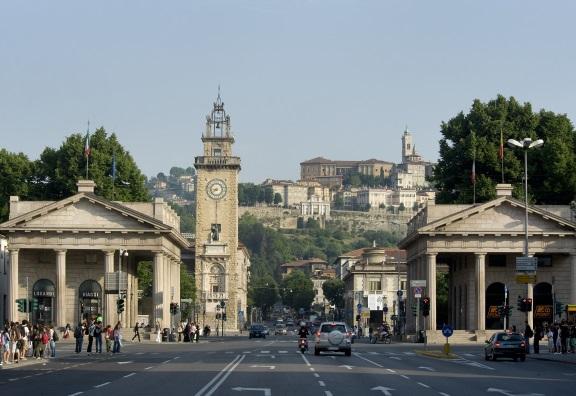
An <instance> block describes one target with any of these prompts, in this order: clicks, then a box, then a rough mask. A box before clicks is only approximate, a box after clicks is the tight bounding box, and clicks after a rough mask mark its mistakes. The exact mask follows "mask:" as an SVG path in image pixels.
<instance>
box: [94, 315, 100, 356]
mask: <svg viewBox="0 0 576 396" xmlns="http://www.w3.org/2000/svg"><path fill="white" fill-rule="evenodd" d="M94 340H95V341H96V353H102V322H101V321H97V322H96V325H95V326H94Z"/></svg>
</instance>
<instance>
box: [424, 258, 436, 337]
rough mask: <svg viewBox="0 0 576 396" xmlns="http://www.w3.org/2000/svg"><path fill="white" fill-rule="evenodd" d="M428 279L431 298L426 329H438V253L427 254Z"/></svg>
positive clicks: (427, 284) (427, 285)
mask: <svg viewBox="0 0 576 396" xmlns="http://www.w3.org/2000/svg"><path fill="white" fill-rule="evenodd" d="M426 280H427V281H426V287H427V290H428V295H429V296H430V299H431V302H430V315H429V316H428V319H427V321H426V330H436V305H437V301H436V253H427V254H426Z"/></svg>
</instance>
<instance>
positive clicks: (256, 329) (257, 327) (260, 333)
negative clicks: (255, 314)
mask: <svg viewBox="0 0 576 396" xmlns="http://www.w3.org/2000/svg"><path fill="white" fill-rule="evenodd" d="M248 338H266V329H265V328H264V325H261V324H253V325H252V326H250V331H249V334H248Z"/></svg>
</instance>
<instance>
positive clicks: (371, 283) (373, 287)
mask: <svg viewBox="0 0 576 396" xmlns="http://www.w3.org/2000/svg"><path fill="white" fill-rule="evenodd" d="M377 290H382V282H381V281H380V279H369V280H368V291H377Z"/></svg>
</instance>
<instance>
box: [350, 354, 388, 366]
mask: <svg viewBox="0 0 576 396" xmlns="http://www.w3.org/2000/svg"><path fill="white" fill-rule="evenodd" d="M354 355H356V357H357V358H360V359H362V360H365V361H367V362H368V363H371V364H373V365H374V366H376V367H380V368H384V366H382V365H381V364H378V363H376V362H373V361H372V360H370V359H366V358H365V357H363V356H360V355H358V354H357V353H354Z"/></svg>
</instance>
